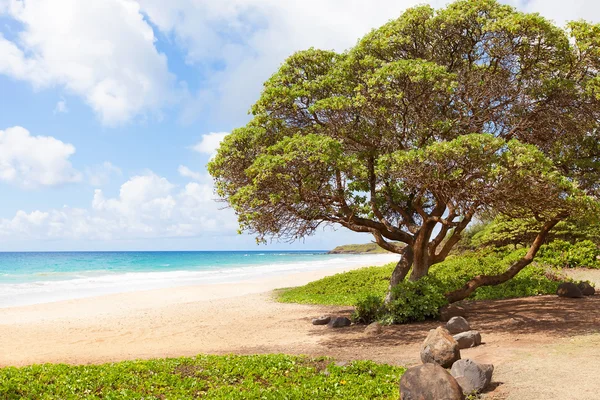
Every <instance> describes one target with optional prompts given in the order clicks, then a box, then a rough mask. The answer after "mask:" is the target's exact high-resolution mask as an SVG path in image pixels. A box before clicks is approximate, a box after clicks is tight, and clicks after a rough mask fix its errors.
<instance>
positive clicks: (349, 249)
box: [329, 243, 389, 254]
mask: <svg viewBox="0 0 600 400" xmlns="http://www.w3.org/2000/svg"><path fill="white" fill-rule="evenodd" d="M386 253H389V251H387V250H385V249H382V248H381V247H379V246H378V245H377V243H365V244H345V245H343V246H338V247H336V248H335V249H333V250H331V251H330V252H329V254H386Z"/></svg>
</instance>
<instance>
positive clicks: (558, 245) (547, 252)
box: [538, 240, 600, 268]
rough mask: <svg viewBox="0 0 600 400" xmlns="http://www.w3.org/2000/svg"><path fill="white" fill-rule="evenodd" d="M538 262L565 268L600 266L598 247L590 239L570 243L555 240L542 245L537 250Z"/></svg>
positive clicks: (599, 250)
mask: <svg viewBox="0 0 600 400" xmlns="http://www.w3.org/2000/svg"><path fill="white" fill-rule="evenodd" d="M538 257H539V259H540V262H544V263H546V264H550V265H554V266H557V267H567V268H600V260H599V258H600V249H599V248H598V245H597V244H595V243H593V242H592V241H590V240H584V241H581V242H576V243H575V244H571V243H569V242H565V241H563V240H555V241H553V242H551V243H549V244H547V245H545V246H542V248H541V249H540V252H539V256H538Z"/></svg>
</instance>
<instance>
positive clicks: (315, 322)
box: [312, 315, 331, 325]
mask: <svg viewBox="0 0 600 400" xmlns="http://www.w3.org/2000/svg"><path fill="white" fill-rule="evenodd" d="M329 321H331V317H330V316H328V315H323V316H322V317H319V318H315V319H313V320H312V324H313V325H327V324H328V323H329Z"/></svg>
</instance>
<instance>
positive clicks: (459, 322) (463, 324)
mask: <svg viewBox="0 0 600 400" xmlns="http://www.w3.org/2000/svg"><path fill="white" fill-rule="evenodd" d="M446 329H448V332H450V333H451V334H453V335H456V334H457V333H461V332H466V331H470V330H471V326H470V325H469V323H468V322H467V320H466V319H464V318H463V317H452V318H450V320H449V321H448V322H446Z"/></svg>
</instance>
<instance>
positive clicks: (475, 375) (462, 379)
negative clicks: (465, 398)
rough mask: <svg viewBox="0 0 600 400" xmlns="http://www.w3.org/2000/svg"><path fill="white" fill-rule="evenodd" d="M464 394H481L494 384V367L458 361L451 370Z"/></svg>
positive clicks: (471, 361)
mask: <svg viewBox="0 0 600 400" xmlns="http://www.w3.org/2000/svg"><path fill="white" fill-rule="evenodd" d="M450 373H451V374H452V376H453V377H454V378H455V379H456V381H457V382H458V384H459V385H460V387H461V388H462V391H463V393H464V394H467V395H468V394H472V393H480V392H482V391H484V390H485V389H486V388H487V387H488V386H489V384H490V383H491V382H492V374H493V373H494V366H493V365H491V364H478V363H476V362H475V361H473V360H469V359H465V360H458V361H457V362H455V363H454V364H453V365H452V369H451V370H450Z"/></svg>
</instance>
